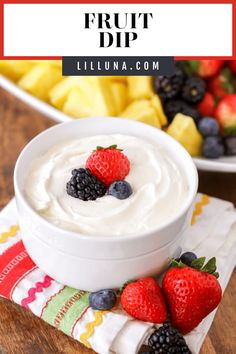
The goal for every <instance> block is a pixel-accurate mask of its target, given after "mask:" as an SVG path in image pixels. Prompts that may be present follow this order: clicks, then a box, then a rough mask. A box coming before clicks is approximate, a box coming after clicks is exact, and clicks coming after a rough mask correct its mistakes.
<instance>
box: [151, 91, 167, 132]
mask: <svg viewBox="0 0 236 354" xmlns="http://www.w3.org/2000/svg"><path fill="white" fill-rule="evenodd" d="M151 105H152V107H153V108H154V109H155V111H156V114H157V116H158V118H159V121H160V123H161V126H162V127H163V126H165V125H166V124H167V123H168V120H167V117H166V115H165V113H164V110H163V107H162V103H161V100H160V98H159V96H158V95H154V96H153V97H152V99H151Z"/></svg>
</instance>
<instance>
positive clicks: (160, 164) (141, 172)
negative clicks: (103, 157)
mask: <svg viewBox="0 0 236 354" xmlns="http://www.w3.org/2000/svg"><path fill="white" fill-rule="evenodd" d="M113 144H117V146H118V148H120V149H122V150H123V151H122V152H123V153H124V154H125V155H126V156H127V158H128V159H129V161H130V171H129V173H128V175H127V176H126V178H125V181H127V182H129V184H130V185H131V186H132V194H131V195H130V196H129V197H128V198H127V199H124V200H120V199H117V198H114V197H113V196H111V195H107V194H105V195H104V196H102V197H101V198H98V199H96V200H88V201H83V200H80V199H78V198H73V197H71V196H70V195H68V194H67V191H66V185H67V182H68V180H69V179H70V177H71V171H72V170H73V169H79V168H81V167H82V168H84V167H85V164H86V161H87V159H88V157H89V156H90V155H91V153H92V151H93V150H94V149H96V146H101V145H102V146H107V147H108V146H111V145H113ZM25 186H26V187H25V193H26V196H27V198H28V200H29V202H30V204H31V206H32V207H33V208H34V209H35V210H36V211H37V212H38V213H39V214H40V215H41V216H42V217H44V218H45V219H47V220H48V221H49V222H51V223H53V224H54V225H57V226H58V227H60V228H62V229H66V230H70V231H76V232H79V233H82V234H87V235H125V234H131V233H135V234H137V233H142V232H145V231H148V230H151V229H154V228H156V227H158V226H161V225H163V224H165V223H166V222H168V221H169V220H170V219H172V218H173V217H174V216H175V215H176V214H177V213H178V211H179V210H180V208H181V206H182V205H183V203H185V200H186V198H187V195H188V183H187V178H186V176H185V174H184V172H183V171H182V170H181V168H180V167H179V166H178V165H177V164H176V162H175V161H174V160H173V159H172V157H171V156H169V154H168V153H167V152H166V151H165V150H164V149H163V148H162V147H161V146H160V145H158V142H157V143H155V144H153V142H148V141H146V140H143V139H140V138H137V137H134V136H127V135H120V134H115V135H98V136H92V137H86V138H82V139H78V140H70V141H65V142H62V143H61V144H57V145H55V146H54V147H53V148H51V149H49V150H48V152H47V153H45V154H44V155H43V156H41V157H40V158H38V159H37V160H35V161H34V162H33V163H32V167H31V169H30V171H29V174H28V177H27V180H26V184H25Z"/></svg>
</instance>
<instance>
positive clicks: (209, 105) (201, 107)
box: [197, 92, 215, 117]
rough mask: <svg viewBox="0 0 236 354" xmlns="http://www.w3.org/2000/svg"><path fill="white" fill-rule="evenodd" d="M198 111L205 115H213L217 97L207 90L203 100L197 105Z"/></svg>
mask: <svg viewBox="0 0 236 354" xmlns="http://www.w3.org/2000/svg"><path fill="white" fill-rule="evenodd" d="M197 109H198V111H199V112H200V113H201V115H202V116H203V117H212V115H213V113H214V109H215V98H214V97H213V95H212V94H211V93H209V92H206V93H205V95H204V97H203V99H202V101H201V102H200V103H199V104H198V105H197Z"/></svg>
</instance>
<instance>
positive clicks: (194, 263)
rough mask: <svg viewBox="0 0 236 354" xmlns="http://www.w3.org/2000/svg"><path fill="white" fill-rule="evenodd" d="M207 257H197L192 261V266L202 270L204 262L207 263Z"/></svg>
mask: <svg viewBox="0 0 236 354" xmlns="http://www.w3.org/2000/svg"><path fill="white" fill-rule="evenodd" d="M205 260H206V257H200V258H197V259H194V260H193V261H192V263H191V267H192V268H194V269H198V270H201V269H202V267H203V265H204V263H205Z"/></svg>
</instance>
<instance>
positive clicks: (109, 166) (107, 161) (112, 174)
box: [86, 145, 130, 186]
mask: <svg viewBox="0 0 236 354" xmlns="http://www.w3.org/2000/svg"><path fill="white" fill-rule="evenodd" d="M86 168H89V169H90V171H91V172H92V174H93V175H94V176H96V177H97V178H99V179H100V180H101V181H102V182H103V183H105V185H106V186H109V185H110V184H111V183H112V182H114V181H117V180H123V179H125V177H126V176H127V175H128V174H129V170H130V162H129V159H128V158H127V157H126V156H125V155H124V154H123V153H122V151H121V150H120V149H118V148H117V145H111V146H109V147H107V148H103V147H101V146H97V149H96V150H95V151H94V152H93V153H92V154H91V155H90V156H89V158H88V160H87V161H86Z"/></svg>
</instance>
